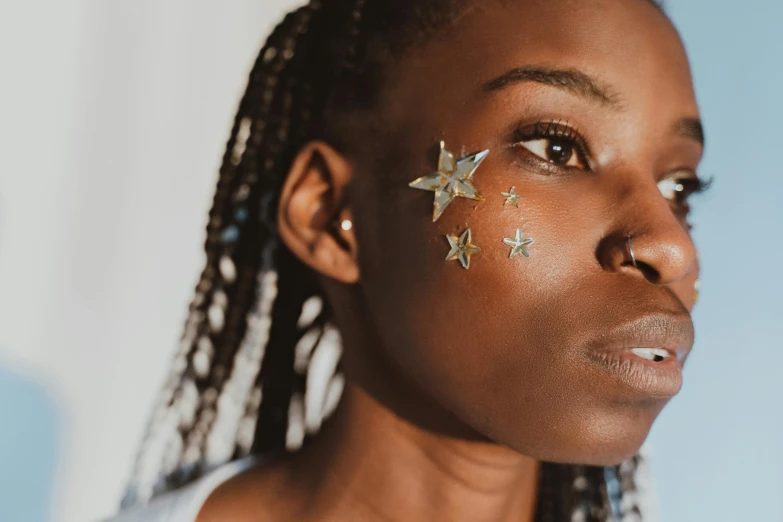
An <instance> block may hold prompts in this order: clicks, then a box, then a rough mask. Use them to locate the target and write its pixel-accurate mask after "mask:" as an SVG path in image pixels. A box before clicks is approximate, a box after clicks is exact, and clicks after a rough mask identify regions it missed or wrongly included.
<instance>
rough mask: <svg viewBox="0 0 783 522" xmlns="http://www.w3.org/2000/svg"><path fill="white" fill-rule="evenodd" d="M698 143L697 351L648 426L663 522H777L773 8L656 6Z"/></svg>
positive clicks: (765, 2) (782, 105) (779, 9)
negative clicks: (705, 191)
mask: <svg viewBox="0 0 783 522" xmlns="http://www.w3.org/2000/svg"><path fill="white" fill-rule="evenodd" d="M667 10H668V12H669V13H670V15H671V17H672V18H673V19H674V22H675V24H676V25H677V26H678V28H679V29H680V32H681V33H682V36H683V38H684V40H685V44H686V46H687V48H688V51H689V54H690V58H691V63H692V66H693V71H694V76H695V83H696V91H697V95H698V98H699V102H700V104H701V108H702V115H703V118H704V120H705V124H706V130H707V155H706V158H705V162H704V168H703V171H702V172H703V173H704V174H707V175H713V176H714V177H715V185H714V188H713V190H712V191H711V193H710V194H709V195H705V196H704V197H703V198H702V199H701V200H697V201H696V212H695V216H694V221H695V223H696V230H695V235H696V240H697V242H698V245H699V247H700V249H701V252H702V263H703V278H702V295H701V304H700V305H699V306H698V308H697V310H696V311H695V320H696V331H697V337H698V339H697V344H696V349H695V351H694V353H693V355H692V358H691V360H690V361H689V363H688V368H687V369H686V375H685V387H684V389H683V392H682V394H681V395H680V396H679V397H678V398H676V399H675V400H674V401H673V402H672V403H671V404H670V405H669V407H668V408H667V409H666V410H665V411H664V413H663V415H662V416H661V418H660V419H659V421H658V423H657V424H656V426H655V428H654V430H653V433H652V437H651V443H652V448H653V450H654V457H655V458H654V461H653V471H654V476H655V478H656V480H657V486H658V490H659V493H660V496H661V504H662V506H661V510H662V512H661V520H662V521H664V522H735V521H736V522H749V521H765V522H768V521H769V522H772V521H774V522H780V521H783V449H782V447H783V338H781V330H780V324H781V320H782V319H783V305H781V297H783V272H782V271H781V260H783V205H781V201H783V198H781V196H782V195H783V161H782V160H783V156H781V151H783V147H781V142H782V141H783V98H781V94H783V25H782V24H781V20H783V2H781V1H780V0H751V1H747V0H745V1H743V0H669V1H668V3H667Z"/></svg>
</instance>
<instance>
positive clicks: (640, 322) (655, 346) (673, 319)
mask: <svg viewBox="0 0 783 522" xmlns="http://www.w3.org/2000/svg"><path fill="white" fill-rule="evenodd" d="M693 340H694V330H693V322H692V321H691V319H690V316H688V315H687V314H665V313H657V314H648V315H644V316H641V317H638V318H637V319H634V320H632V321H629V322H626V323H623V324H621V325H619V326H617V327H616V328H614V329H611V330H610V331H609V332H606V333H604V334H601V335H600V336H599V337H598V338H596V339H594V340H593V341H592V342H591V343H590V344H589V348H588V351H587V356H588V357H587V358H588V360H590V361H591V362H592V363H593V364H594V365H596V366H597V367H598V368H600V369H601V370H603V371H604V373H608V374H610V375H611V376H612V377H614V378H615V379H617V380H619V381H620V382H621V383H623V384H624V385H626V386H627V387H628V388H630V389H631V390H632V391H633V392H634V393H637V394H642V395H644V396H648V397H660V398H671V397H673V396H674V395H676V394H677V393H678V392H679V391H680V389H681V388H682V364H683V362H684V360H685V358H686V357H687V356H688V353H690V350H691V348H692V347H693Z"/></svg>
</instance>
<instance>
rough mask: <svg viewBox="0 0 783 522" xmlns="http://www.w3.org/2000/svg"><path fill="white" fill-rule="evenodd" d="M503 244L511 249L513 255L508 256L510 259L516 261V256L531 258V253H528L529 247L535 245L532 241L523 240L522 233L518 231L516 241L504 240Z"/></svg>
mask: <svg viewBox="0 0 783 522" xmlns="http://www.w3.org/2000/svg"><path fill="white" fill-rule="evenodd" d="M503 243H505V244H506V245H508V246H510V247H511V255H509V256H508V258H509V259H514V257H515V256H518V255H520V254H521V255H523V256H525V257H530V252H528V251H527V247H529V246H530V245H532V244H533V240H532V239H522V231H521V230H519V229H517V234H516V237H515V238H514V239H508V238H506V239H504V240H503Z"/></svg>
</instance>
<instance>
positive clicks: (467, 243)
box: [446, 229, 481, 270]
mask: <svg viewBox="0 0 783 522" xmlns="http://www.w3.org/2000/svg"><path fill="white" fill-rule="evenodd" d="M446 239H448V240H449V245H450V246H451V250H450V251H449V255H447V256H446V261H454V260H459V262H460V263H462V267H463V268H464V269H466V270H467V269H468V268H470V256H472V255H474V254H478V253H479V252H481V249H480V248H479V247H477V246H476V245H474V244H473V243H471V240H472V235H471V232H470V229H467V230H466V231H465V232H463V233H462V236H460V237H457V236H452V235H447V236H446Z"/></svg>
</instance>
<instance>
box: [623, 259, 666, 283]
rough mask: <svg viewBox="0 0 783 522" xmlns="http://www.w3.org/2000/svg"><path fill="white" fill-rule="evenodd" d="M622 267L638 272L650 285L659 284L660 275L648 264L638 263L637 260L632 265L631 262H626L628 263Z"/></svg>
mask: <svg viewBox="0 0 783 522" xmlns="http://www.w3.org/2000/svg"><path fill="white" fill-rule="evenodd" d="M622 266H624V267H629V268H634V269H636V270H638V271H639V272H641V273H642V275H644V278H645V279H647V280H648V281H649V282H651V283H655V284H658V283H659V282H660V280H661V274H660V273H659V272H658V271H657V270H656V269H655V268H653V266H652V265H649V264H647V263H645V262H644V261H640V260H638V259H637V260H636V264H634V262H633V261H631V260H628V261H625V262H624V263H623V264H622Z"/></svg>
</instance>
